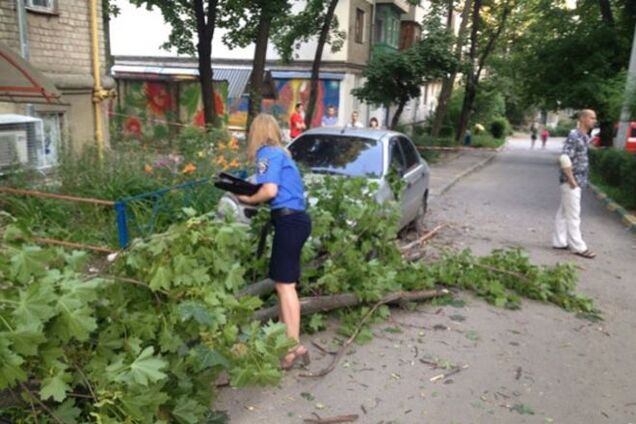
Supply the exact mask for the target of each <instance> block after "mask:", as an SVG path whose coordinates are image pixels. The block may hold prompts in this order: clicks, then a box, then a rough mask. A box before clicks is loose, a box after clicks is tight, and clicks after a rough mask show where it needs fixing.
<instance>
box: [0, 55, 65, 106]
mask: <svg viewBox="0 0 636 424" xmlns="http://www.w3.org/2000/svg"><path fill="white" fill-rule="evenodd" d="M61 96H62V95H61V94H60V92H59V91H58V90H57V88H55V85H54V84H53V83H52V82H51V81H50V80H49V79H48V78H47V77H45V76H44V75H43V74H42V73H41V72H40V71H38V70H37V69H35V67H34V66H33V65H31V64H29V63H28V62H27V61H26V60H24V59H23V58H21V57H20V56H18V55H17V54H16V53H15V52H13V51H12V50H10V49H9V48H8V47H6V46H5V45H4V44H0V102H9V103H33V104H36V103H38V104H42V103H44V104H51V103H54V104H61V101H60V97H61Z"/></svg>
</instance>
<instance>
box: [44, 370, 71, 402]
mask: <svg viewBox="0 0 636 424" xmlns="http://www.w3.org/2000/svg"><path fill="white" fill-rule="evenodd" d="M70 380H71V376H70V375H69V374H67V373H65V372H64V371H60V372H58V373H57V374H55V375H54V376H53V377H47V378H45V379H44V380H43V381H42V387H41V388H40V398H41V399H42V400H47V399H49V398H52V399H53V400H54V401H56V402H62V401H63V400H64V399H66V392H68V391H70V390H71V387H70V386H69V385H68V384H66V382H67V381H70Z"/></svg>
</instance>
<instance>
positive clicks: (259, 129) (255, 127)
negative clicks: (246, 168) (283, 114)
mask: <svg viewBox="0 0 636 424" xmlns="http://www.w3.org/2000/svg"><path fill="white" fill-rule="evenodd" d="M265 145H268V146H281V147H282V145H283V144H282V140H281V136H280V127H279V126H278V123H277V122H276V119H274V117H273V116H272V115H269V114H267V113H260V114H258V115H257V116H256V118H254V120H253V121H252V125H250V134H249V138H248V141H247V158H248V159H249V160H250V161H253V160H254V159H256V152H257V151H258V149H260V148H261V146H265Z"/></svg>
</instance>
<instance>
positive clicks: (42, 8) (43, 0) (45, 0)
mask: <svg viewBox="0 0 636 424" xmlns="http://www.w3.org/2000/svg"><path fill="white" fill-rule="evenodd" d="M25 4H26V7H27V9H31V10H36V11H38V12H48V13H54V12H55V0H26V3H25Z"/></svg>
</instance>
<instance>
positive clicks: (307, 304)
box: [252, 289, 449, 321]
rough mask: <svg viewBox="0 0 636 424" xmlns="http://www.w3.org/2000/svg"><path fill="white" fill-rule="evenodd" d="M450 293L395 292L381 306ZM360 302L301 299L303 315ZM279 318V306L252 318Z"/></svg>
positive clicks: (346, 297) (345, 297)
mask: <svg viewBox="0 0 636 424" xmlns="http://www.w3.org/2000/svg"><path fill="white" fill-rule="evenodd" d="M448 293H449V291H448V290H446V289H430V290H420V291H414V292H393V293H388V294H386V295H385V296H384V297H383V298H382V300H380V304H385V303H404V302H417V301H421V300H426V299H432V298H434V297H439V296H444V295H446V294H448ZM360 303H361V302H360V300H359V299H358V298H357V297H356V295H355V294H353V293H343V294H334V295H331V296H315V297H303V298H301V299H300V313H301V315H309V314H315V313H317V312H325V311H331V310H333V309H339V308H346V307H348V306H355V305H358V304H360ZM276 317H278V306H272V307H270V308H265V309H259V310H258V311H255V312H254V315H252V318H253V319H255V320H258V321H267V320H270V319H273V318H276Z"/></svg>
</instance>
